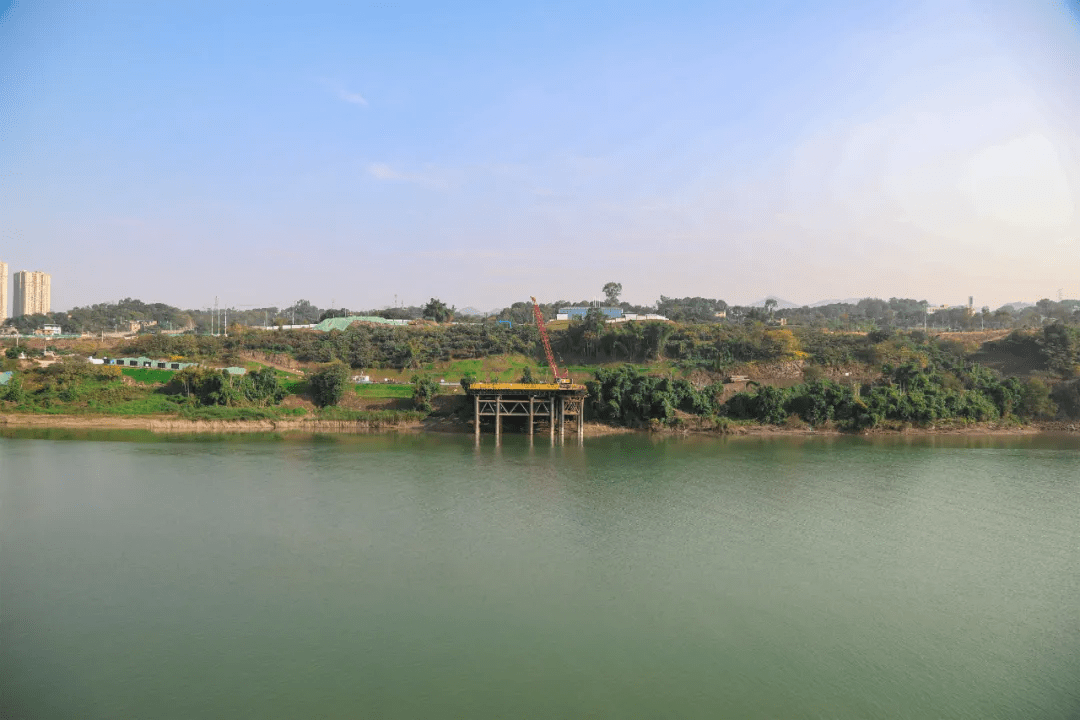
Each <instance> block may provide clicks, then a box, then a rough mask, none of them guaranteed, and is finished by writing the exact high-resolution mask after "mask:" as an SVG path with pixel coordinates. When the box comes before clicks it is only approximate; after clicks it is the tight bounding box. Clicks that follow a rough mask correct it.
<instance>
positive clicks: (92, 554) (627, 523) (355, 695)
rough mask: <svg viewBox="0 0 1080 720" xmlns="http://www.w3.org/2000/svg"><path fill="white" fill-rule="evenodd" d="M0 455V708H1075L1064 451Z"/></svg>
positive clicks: (466, 446) (1076, 657) (1072, 464)
mask: <svg viewBox="0 0 1080 720" xmlns="http://www.w3.org/2000/svg"><path fill="white" fill-rule="evenodd" d="M484 440H485V442H484V443H483V444H481V446H480V447H479V448H477V447H474V445H473V443H472V438H471V437H468V436H456V435H445V436H444V435H432V434H427V435H395V434H385V435H366V436H323V437H319V436H315V437H310V436H307V437H304V436H300V437H289V436H276V437H275V436H240V437H215V438H206V437H198V436H190V437H177V438H171V439H162V438H160V437H154V436H151V435H149V434H139V433H100V434H94V433H72V432H41V431H39V432H29V431H7V432H5V433H3V434H2V435H0V717H3V718H5V719H9V718H10V719H12V720H16V719H19V720H31V719H37V718H74V717H78V718H241V717H253V718H254V717H258V718H380V719H381V720H388V719H395V718H409V719H410V720H412V719H415V718H496V717H499V718H544V719H548V718H585V717H587V718H612V719H616V718H617V719H619V720H625V719H627V718H664V717H669V718H860V719H861V718H972V719H976V718H977V719H979V720H987V719H988V718H1024V719H1032V718H1061V719H1062V720H1065V719H1073V720H1075V718H1077V717H1080V440H1078V439H1077V438H1076V437H1054V436H1024V437H1010V438H988V437H934V436H930V437H907V436H892V437H878V438H863V437H826V438H814V437H786V438H785V437H781V438H730V439H724V438H720V439H717V438H708V439H705V438H664V439H656V438H652V437H648V436H642V435H629V436H612V437H599V438H589V439H587V440H586V441H585V443H584V445H582V446H578V445H576V444H573V443H571V444H567V445H566V446H558V447H550V446H549V445H548V444H545V443H544V442H539V441H538V442H537V444H536V445H534V446H530V444H529V443H528V440H527V438H524V437H520V436H508V437H506V438H505V440H504V442H503V444H502V446H501V447H497V448H496V447H494V446H493V443H491V442H490V439H489V438H484Z"/></svg>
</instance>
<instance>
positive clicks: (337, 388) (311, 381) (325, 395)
mask: <svg viewBox="0 0 1080 720" xmlns="http://www.w3.org/2000/svg"><path fill="white" fill-rule="evenodd" d="M348 381H349V368H348V367H346V366H345V364H344V363H342V362H331V363H327V364H325V365H323V366H322V367H320V368H319V369H318V370H317V371H315V372H314V373H312V375H311V376H310V377H309V378H308V387H309V388H310V390H311V399H312V401H313V402H314V403H315V404H316V405H318V406H319V407H327V406H329V405H337V404H338V403H339V402H340V401H341V397H342V395H344V394H345V383H347V382H348Z"/></svg>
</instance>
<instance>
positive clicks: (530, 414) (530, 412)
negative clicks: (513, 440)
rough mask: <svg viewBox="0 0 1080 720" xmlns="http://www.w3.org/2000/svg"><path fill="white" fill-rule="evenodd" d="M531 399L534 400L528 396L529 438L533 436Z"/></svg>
mask: <svg viewBox="0 0 1080 720" xmlns="http://www.w3.org/2000/svg"><path fill="white" fill-rule="evenodd" d="M533 399H534V398H533V396H532V395H530V396H529V437H530V438H531V437H532V436H533V413H534V412H535V411H534V410H533Z"/></svg>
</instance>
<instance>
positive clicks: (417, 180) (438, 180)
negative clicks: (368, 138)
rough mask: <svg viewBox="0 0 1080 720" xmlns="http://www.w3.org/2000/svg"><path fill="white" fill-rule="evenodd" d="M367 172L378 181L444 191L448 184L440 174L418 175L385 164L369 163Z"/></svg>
mask: <svg viewBox="0 0 1080 720" xmlns="http://www.w3.org/2000/svg"><path fill="white" fill-rule="evenodd" d="M367 171H368V174H369V175H371V176H372V177H374V178H377V179H379V180H387V181H392V182H407V183H413V184H415V185H422V186H424V187H429V188H436V189H439V190H444V189H446V188H447V187H448V186H449V184H450V183H449V182H448V180H447V178H446V177H444V176H443V174H441V173H437V172H434V171H428V172H419V173H413V172H405V171H403V170H398V169H397V168H394V167H391V166H390V165H388V164H387V163H371V164H370V165H368V167H367Z"/></svg>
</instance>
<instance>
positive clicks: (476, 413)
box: [472, 395, 480, 442]
mask: <svg viewBox="0 0 1080 720" xmlns="http://www.w3.org/2000/svg"><path fill="white" fill-rule="evenodd" d="M472 398H473V432H474V433H475V434H476V442H480V396H479V395H473V396H472Z"/></svg>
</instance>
